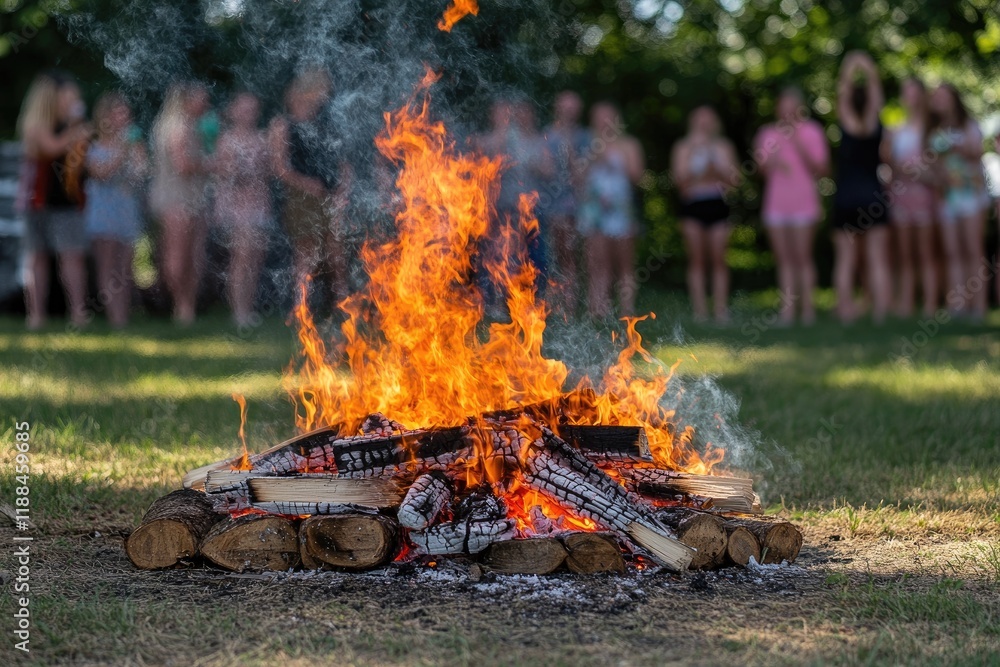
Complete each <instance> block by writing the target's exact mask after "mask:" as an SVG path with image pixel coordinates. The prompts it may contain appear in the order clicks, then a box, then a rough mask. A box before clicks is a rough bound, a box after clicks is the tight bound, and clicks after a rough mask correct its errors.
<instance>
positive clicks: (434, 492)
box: [396, 471, 453, 530]
mask: <svg viewBox="0 0 1000 667" xmlns="http://www.w3.org/2000/svg"><path fill="white" fill-rule="evenodd" d="M452 486H453V485H452V483H451V480H450V479H448V477H447V476H446V475H445V474H444V473H442V472H440V471H432V472H429V473H427V474H424V475H421V476H420V477H417V479H415V480H414V481H413V484H411V485H410V488H409V489H407V491H406V495H405V496H404V497H403V502H402V503H400V505H399V509H398V510H397V511H396V518H397V519H398V520H399V523H400V525H401V526H403V527H405V528H409V529H411V530H423V529H424V528H426V527H427V526H429V525H430V524H431V523H433V522H434V520H435V519H437V517H438V515H439V514H441V511H442V510H443V509H444V508H445V507H446V506H447V505H448V502H449V501H450V500H451V494H452Z"/></svg>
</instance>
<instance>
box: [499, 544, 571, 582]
mask: <svg viewBox="0 0 1000 667" xmlns="http://www.w3.org/2000/svg"><path fill="white" fill-rule="evenodd" d="M565 560H566V547H564V546H563V544H562V542H560V541H559V540H557V539H555V538H553V537H536V538H531V539H526V540H505V541H503V542H496V543H494V544H492V545H490V547H489V548H488V549H486V551H485V553H484V555H483V562H484V563H485V564H486V565H487V566H489V568H490V569H492V570H495V571H497V572H502V573H504V574H549V573H550V572H555V571H556V570H558V569H559V566H561V565H562V564H563V561H565Z"/></svg>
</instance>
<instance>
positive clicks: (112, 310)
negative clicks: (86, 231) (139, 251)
mask: <svg viewBox="0 0 1000 667" xmlns="http://www.w3.org/2000/svg"><path fill="white" fill-rule="evenodd" d="M133 253H134V251H133V249H132V244H131V243H125V242H122V241H119V240H116V239H106V238H98V239H95V240H94V259H95V261H96V264H97V285H98V299H99V301H100V302H101V303H102V304H103V305H104V308H105V312H106V313H107V316H108V322H109V323H110V324H111V326H112V327H113V328H115V329H121V328H123V327H125V326H126V325H127V324H128V314H129V307H130V306H131V302H132V256H133Z"/></svg>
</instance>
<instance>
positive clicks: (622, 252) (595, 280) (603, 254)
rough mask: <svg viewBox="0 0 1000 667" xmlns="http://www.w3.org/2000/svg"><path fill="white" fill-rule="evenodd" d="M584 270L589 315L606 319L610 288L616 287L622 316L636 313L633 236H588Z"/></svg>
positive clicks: (609, 310) (609, 304)
mask: <svg viewBox="0 0 1000 667" xmlns="http://www.w3.org/2000/svg"><path fill="white" fill-rule="evenodd" d="M586 247H587V272H588V273H589V274H590V275H589V281H588V284H589V291H590V294H589V299H588V304H589V311H590V315H591V317H594V318H596V319H605V318H607V317H609V316H610V315H611V288H612V286H613V285H614V286H616V287H617V290H618V302H619V307H620V311H621V314H622V316H631V315H633V314H634V313H635V296H636V291H637V290H638V285H637V284H636V281H635V271H634V268H635V238H634V237H627V238H613V237H609V236H604V235H603V234H593V235H592V236H590V237H588V238H587V241H586Z"/></svg>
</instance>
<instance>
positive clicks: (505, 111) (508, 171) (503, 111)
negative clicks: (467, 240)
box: [475, 99, 552, 315]
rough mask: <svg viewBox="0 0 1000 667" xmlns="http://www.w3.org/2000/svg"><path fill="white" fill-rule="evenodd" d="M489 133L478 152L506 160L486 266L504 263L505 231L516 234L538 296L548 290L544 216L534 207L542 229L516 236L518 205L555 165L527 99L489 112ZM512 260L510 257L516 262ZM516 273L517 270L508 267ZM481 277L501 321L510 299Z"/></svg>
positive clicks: (504, 102)
mask: <svg viewBox="0 0 1000 667" xmlns="http://www.w3.org/2000/svg"><path fill="white" fill-rule="evenodd" d="M490 119H491V127H490V131H489V132H488V133H486V134H484V135H481V136H479V137H477V138H476V140H475V143H476V146H477V148H478V149H479V150H481V151H482V152H484V153H486V154H487V155H490V156H493V157H501V158H503V170H502V172H501V175H500V193H499V195H498V197H497V201H496V211H497V215H496V219H495V220H493V221H491V223H490V231H488V232H487V240H486V247H484V248H483V250H482V252H483V253H484V257H483V260H484V261H485V262H487V263H488V262H491V261H493V262H495V261H499V260H500V259H502V258H501V257H500V256H499V255H500V254H501V253H502V250H501V248H502V243H503V238H502V236H503V234H502V232H503V231H504V230H507V231H510V232H514V235H513V237H512V238H515V239H517V241H518V242H523V243H524V247H525V251H526V253H527V256H528V259H529V260H530V261H531V263H532V264H533V265H534V267H535V269H536V270H537V271H538V280H537V284H538V287H539V291H541V290H543V289H544V287H545V278H546V273H547V265H546V261H545V243H544V239H545V231H546V230H545V225H546V220H545V215H544V211H543V210H542V209H541V208H540V207H538V206H536V207H535V216H536V218H537V220H538V229H536V230H530V231H529V232H528V235H527V236H526V237H523V238H522V237H520V236H519V235H518V231H519V228H518V223H519V221H520V201H521V197H522V196H523V195H528V194H531V193H537V192H539V190H540V189H541V188H542V185H543V184H544V182H545V179H546V178H548V177H550V176H551V174H552V160H551V157H550V155H549V151H548V147H547V144H546V141H545V138H544V137H543V136H542V135H541V134H540V133H539V131H538V125H537V121H536V118H535V111H534V108H532V106H531V103H530V101H528V100H524V99H518V100H508V99H500V100H497V101H496V102H494V104H493V108H492V110H491V116H490ZM512 259H513V257H512V256H511V257H508V260H512ZM510 268H511V270H516V267H513V266H512V267H510ZM485 273H488V272H483V271H480V279H479V282H480V288H481V289H482V290H483V292H484V298H485V300H486V307H487V310H492V311H494V312H493V315H497V314H498V311H499V310H502V307H501V304H500V300H501V299H503V298H506V295H501V294H497V290H496V287H497V286H496V285H493V284H492V281H490V280H489V276H488V275H485Z"/></svg>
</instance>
